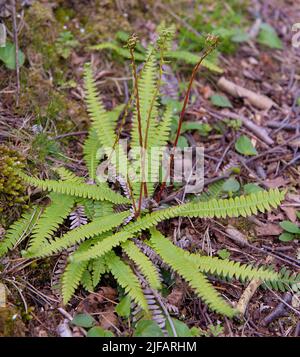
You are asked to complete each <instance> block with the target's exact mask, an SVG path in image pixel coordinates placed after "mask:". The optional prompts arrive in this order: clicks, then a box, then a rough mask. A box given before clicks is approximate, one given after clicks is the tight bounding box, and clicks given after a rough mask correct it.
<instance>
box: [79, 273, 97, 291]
mask: <svg viewBox="0 0 300 357" xmlns="http://www.w3.org/2000/svg"><path fill="white" fill-rule="evenodd" d="M80 283H81V285H82V286H83V287H84V288H85V290H87V291H94V285H93V280H92V275H91V273H90V271H89V270H88V269H85V271H84V272H83V274H82V277H81V280H80Z"/></svg>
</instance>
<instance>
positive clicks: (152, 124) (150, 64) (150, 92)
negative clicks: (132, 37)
mask: <svg viewBox="0 0 300 357" xmlns="http://www.w3.org/2000/svg"><path fill="white" fill-rule="evenodd" d="M156 77H157V67H156V59H155V56H154V55H153V54H152V49H150V50H149V52H148V60H147V62H146V63H145V64H144V68H143V71H142V75H141V78H140V79H139V82H138V89H139V99H140V114H141V129H142V130H141V131H142V133H143V135H145V132H146V126H147V120H148V118H149V130H148V143H149V145H148V146H147V147H151V144H152V140H153V137H154V134H155V128H156V117H157V106H158V103H157V98H154V101H153V96H154V94H155V92H156V86H157V81H156ZM143 140H144V138H143ZM140 146H141V145H140V143H139V130H138V112H137V108H135V112H134V115H133V124H132V131H131V147H132V148H139V147H140Z"/></svg>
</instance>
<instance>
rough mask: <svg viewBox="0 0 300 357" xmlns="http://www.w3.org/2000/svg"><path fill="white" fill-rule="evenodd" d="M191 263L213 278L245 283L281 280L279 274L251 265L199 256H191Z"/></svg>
mask: <svg viewBox="0 0 300 357" xmlns="http://www.w3.org/2000/svg"><path fill="white" fill-rule="evenodd" d="M189 258H190V259H191V261H193V263H194V264H196V265H197V266H198V268H199V270H200V271H201V272H202V273H207V274H212V275H215V276H219V277H223V278H228V279H233V278H235V279H237V280H240V281H246V280H251V279H260V280H262V281H266V282H267V281H270V282H272V281H273V282H275V281H279V280H280V279H281V276H280V274H278V273H276V272H275V271H272V270H267V269H266V268H265V267H260V268H255V267H253V266H251V265H246V264H241V263H240V262H234V261H230V260H228V259H220V258H217V257H208V256H199V255H196V254H191V255H190V256H189Z"/></svg>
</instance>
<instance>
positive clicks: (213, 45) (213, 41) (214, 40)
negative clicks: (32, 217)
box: [156, 36, 218, 202]
mask: <svg viewBox="0 0 300 357" xmlns="http://www.w3.org/2000/svg"><path fill="white" fill-rule="evenodd" d="M208 40H209V41H210V44H209V46H208V48H207V49H206V50H205V51H204V52H203V54H202V56H201V57H200V59H199V61H198V63H197V64H196V65H195V67H194V68H193V72H192V74H191V78H190V81H189V85H188V88H187V91H186V94H185V97H184V101H183V106H182V109H181V112H180V117H179V122H178V127H177V133H176V137H175V140H174V143H173V150H174V148H176V146H177V144H178V139H179V136H180V133H181V127H182V123H183V119H184V115H185V111H186V106H187V104H188V101H189V97H190V92H191V89H192V84H193V81H194V79H195V76H196V73H197V72H198V70H199V68H200V66H201V63H202V62H203V60H204V59H205V58H206V57H207V56H208V55H209V54H210V53H211V52H212V51H213V50H214V49H215V48H216V46H217V44H218V38H217V37H212V36H210V37H209V38H208ZM173 164H174V152H172V153H171V157H170V170H171V169H172V167H173ZM170 172H171V171H170ZM165 187H166V177H165V179H164V182H163V183H162V185H161V188H160V190H159V192H158V195H157V199H156V200H157V202H159V201H160V199H161V194H162V192H163V190H164V189H165Z"/></svg>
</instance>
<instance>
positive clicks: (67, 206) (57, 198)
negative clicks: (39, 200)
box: [28, 193, 75, 252]
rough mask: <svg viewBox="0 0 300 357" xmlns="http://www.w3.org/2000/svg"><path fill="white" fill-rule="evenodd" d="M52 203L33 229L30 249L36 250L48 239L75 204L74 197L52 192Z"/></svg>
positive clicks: (31, 250)
mask: <svg viewBox="0 0 300 357" xmlns="http://www.w3.org/2000/svg"><path fill="white" fill-rule="evenodd" d="M49 197H50V199H51V203H50V205H49V206H48V207H46V208H45V210H44V212H43V213H42V214H41V216H40V218H39V220H38V222H37V224H36V225H35V227H34V228H33V230H32V235H31V238H30V240H29V245H28V246H29V249H28V251H30V252H34V251H36V250H38V249H39V248H41V246H42V245H43V244H44V243H45V242H47V241H48V239H50V238H51V237H52V235H53V234H54V233H55V231H56V230H57V228H58V227H59V225H60V224H62V223H63V221H64V219H66V218H67V217H68V215H69V214H70V213H71V211H72V208H73V206H74V201H75V200H74V197H72V196H67V195H61V194H57V193H51V194H50V195H49Z"/></svg>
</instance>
